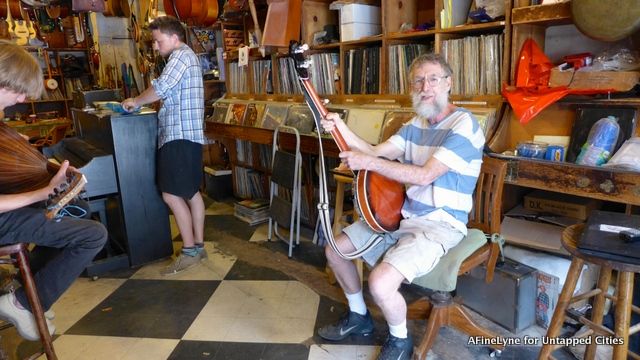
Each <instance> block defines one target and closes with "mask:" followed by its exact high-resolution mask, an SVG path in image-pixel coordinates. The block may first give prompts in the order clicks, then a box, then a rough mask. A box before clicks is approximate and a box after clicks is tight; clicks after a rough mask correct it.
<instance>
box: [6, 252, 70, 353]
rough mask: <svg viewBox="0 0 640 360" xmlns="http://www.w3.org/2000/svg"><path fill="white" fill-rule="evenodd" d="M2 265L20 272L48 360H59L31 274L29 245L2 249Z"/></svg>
mask: <svg viewBox="0 0 640 360" xmlns="http://www.w3.org/2000/svg"><path fill="white" fill-rule="evenodd" d="M0 264H8V265H13V266H15V267H17V268H18V269H19V270H20V276H21V277H22V284H23V286H24V290H25V293H26V295H27V299H28V300H29V304H30V305H31V310H32V313H33V316H34V317H35V319H36V325H37V327H38V332H39V333H40V341H41V342H42V346H43V347H44V353H45V354H46V355H47V359H48V360H57V359H58V358H57V356H56V353H55V351H54V350H53V344H52V342H51V335H49V329H48V327H47V321H46V320H45V318H44V310H43V309H42V305H41V304H40V298H39V297H38V293H37V292H36V286H35V283H34V282H33V275H32V274H31V267H30V266H29V257H28V250H27V244H24V243H18V244H13V245H7V246H2V247H0Z"/></svg>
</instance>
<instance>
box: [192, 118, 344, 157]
mask: <svg viewBox="0 0 640 360" xmlns="http://www.w3.org/2000/svg"><path fill="white" fill-rule="evenodd" d="M204 132H205V135H206V136H207V137H208V138H210V139H221V138H226V139H232V140H235V139H238V140H247V141H250V142H253V143H257V144H269V145H270V144H271V142H272V140H273V130H269V129H262V128H253V127H246V126H239V125H229V124H222V123H216V122H210V121H205V130H204ZM280 146H282V147H283V148H284V149H287V150H295V135H293V134H289V133H284V132H281V133H280ZM322 146H323V150H324V154H325V156H332V157H338V153H339V151H338V146H337V145H336V143H335V141H333V139H326V138H323V139H322ZM300 152H302V153H304V154H314V155H315V154H318V138H317V137H315V136H310V135H300Z"/></svg>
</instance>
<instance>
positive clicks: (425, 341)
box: [407, 157, 507, 359]
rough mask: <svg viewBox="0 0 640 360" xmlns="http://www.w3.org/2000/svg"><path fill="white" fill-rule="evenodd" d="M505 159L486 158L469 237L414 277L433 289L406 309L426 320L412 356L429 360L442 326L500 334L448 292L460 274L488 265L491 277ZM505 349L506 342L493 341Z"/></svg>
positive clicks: (489, 335)
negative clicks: (481, 323)
mask: <svg viewBox="0 0 640 360" xmlns="http://www.w3.org/2000/svg"><path fill="white" fill-rule="evenodd" d="M506 169H507V164H506V162H504V161H500V160H497V159H494V158H489V157H485V158H484V159H483V163H482V170H481V172H480V177H479V178H478V183H477V185H476V190H475V193H474V202H473V210H472V212H471V213H470V214H469V223H468V227H470V228H471V229H469V232H468V234H467V236H466V237H465V238H464V239H463V240H462V241H461V242H460V243H459V244H458V245H456V246H454V247H453V248H452V249H450V250H449V251H448V252H447V254H446V255H445V256H443V257H442V259H441V260H440V262H439V263H438V265H437V266H436V268H435V269H434V270H433V271H431V272H430V273H429V274H426V275H424V276H422V277H420V278H417V279H415V280H414V281H413V283H414V284H416V285H419V286H421V287H424V288H428V289H431V290H435V292H434V293H433V294H432V295H431V296H429V297H427V296H425V297H423V298H421V299H419V300H417V301H415V302H413V303H412V304H410V305H409V306H408V308H407V318H408V319H411V320H416V319H425V320H426V321H427V328H426V331H425V334H424V336H423V337H422V340H421V342H420V344H419V345H418V346H417V348H416V349H415V351H414V358H416V359H426V357H427V353H428V352H429V349H430V348H431V346H432V345H433V342H434V341H435V339H436V336H437V335H438V331H439V330H440V327H442V326H452V327H454V328H456V329H457V330H459V331H461V332H464V333H466V334H468V335H469V336H483V337H485V338H496V337H497V335H496V334H494V333H492V332H490V331H489V330H486V329H484V328H482V327H480V326H479V325H478V324H476V323H475V322H474V321H473V320H472V319H471V317H470V316H469V314H468V313H467V311H466V310H465V309H464V308H463V307H462V305H461V304H460V301H459V299H458V298H456V299H453V297H452V296H451V294H450V292H451V291H453V290H455V288H456V280H457V277H458V276H460V275H462V274H464V273H466V272H468V271H470V270H471V269H473V268H475V267H476V266H479V265H481V264H484V266H486V278H485V281H486V282H487V283H489V282H491V281H492V280H493V273H494V270H495V266H496V261H497V259H498V254H499V252H500V246H499V243H498V242H496V241H488V240H487V238H486V236H485V233H486V234H498V233H499V231H500V220H501V219H500V215H501V206H502V189H503V187H504V177H505V173H506ZM492 347H494V348H495V349H496V350H502V349H503V348H504V346H500V345H496V346H492Z"/></svg>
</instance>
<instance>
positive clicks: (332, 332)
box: [318, 311, 373, 341]
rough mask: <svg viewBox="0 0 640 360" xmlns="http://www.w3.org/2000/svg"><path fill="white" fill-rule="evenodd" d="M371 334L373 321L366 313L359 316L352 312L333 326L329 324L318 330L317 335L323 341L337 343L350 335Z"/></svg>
mask: <svg viewBox="0 0 640 360" xmlns="http://www.w3.org/2000/svg"><path fill="white" fill-rule="evenodd" d="M372 333H373V320H372V319H371V315H370V314H369V312H368V311H367V313H366V314H365V315H360V314H358V313H355V312H353V311H349V312H348V313H346V314H344V315H343V316H342V317H341V318H340V320H338V322H337V323H335V324H329V325H326V326H324V327H321V328H320V329H318V335H320V336H321V337H322V338H323V339H326V340H331V341H339V340H343V339H346V338H347V337H348V336H349V335H351V334H357V335H362V336H369V335H371V334H372Z"/></svg>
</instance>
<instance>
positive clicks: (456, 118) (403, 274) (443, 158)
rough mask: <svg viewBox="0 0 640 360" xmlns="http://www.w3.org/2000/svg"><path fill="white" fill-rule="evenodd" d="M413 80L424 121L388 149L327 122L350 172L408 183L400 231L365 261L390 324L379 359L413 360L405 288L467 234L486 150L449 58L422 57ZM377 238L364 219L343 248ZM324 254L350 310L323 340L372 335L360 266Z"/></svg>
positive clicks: (343, 238)
mask: <svg viewBox="0 0 640 360" xmlns="http://www.w3.org/2000/svg"><path fill="white" fill-rule="evenodd" d="M409 74H410V75H409V76H410V80H411V82H412V84H413V91H412V93H411V95H412V100H413V107H414V110H415V112H416V114H417V116H415V117H414V118H413V119H412V120H411V121H409V122H408V123H407V124H405V125H404V126H403V127H402V128H401V129H400V130H399V131H398V133H397V134H395V135H393V136H392V137H390V138H389V139H388V140H387V141H385V142H384V143H381V144H379V145H376V146H373V145H370V144H368V143H367V142H366V141H364V140H362V139H361V138H359V137H358V136H357V135H356V134H355V133H354V132H353V131H351V130H350V129H349V128H348V127H347V125H346V124H345V123H344V121H342V119H340V117H339V116H338V115H337V114H328V115H327V118H326V119H324V120H323V121H322V126H323V127H324V129H325V131H331V130H333V128H334V127H337V128H338V130H339V131H340V133H341V134H342V135H343V137H344V139H345V141H346V142H347V144H348V145H349V148H351V149H352V151H345V152H342V153H340V158H341V159H342V161H343V162H344V163H345V164H346V165H348V166H349V167H350V168H351V169H353V170H370V171H375V172H377V173H379V174H381V175H384V176H386V177H388V178H391V179H393V180H396V181H399V182H402V183H404V184H407V192H406V195H407V197H406V199H405V202H404V205H403V207H402V217H403V219H402V221H401V222H400V228H399V229H398V230H396V231H394V232H392V233H388V234H383V235H382V236H383V240H382V241H381V242H380V243H379V244H378V245H377V246H376V247H374V248H373V249H372V250H371V251H369V252H367V253H366V254H364V255H363V259H364V260H365V261H366V262H367V263H368V264H370V265H371V266H374V268H373V270H372V271H371V274H370V275H369V289H370V291H371V295H372V296H373V299H374V301H375V303H376V304H377V305H378V306H379V307H380V309H381V310H382V313H383V315H384V317H385V320H386V321H387V323H388V325H389V337H388V339H387V341H386V342H385V344H384V345H383V347H382V350H381V352H380V355H379V356H378V359H379V360H391V359H393V360H403V359H406V360H408V359H410V358H411V354H412V352H413V342H412V340H411V337H410V336H409V334H408V332H407V304H406V302H405V300H404V298H403V297H402V294H400V292H399V288H400V285H401V283H402V282H403V281H405V280H406V281H409V282H411V281H413V279H415V278H416V277H419V276H421V275H424V274H426V273H428V272H429V271H431V270H432V269H433V268H434V267H435V265H436V264H437V263H438V261H439V260H440V258H441V257H442V256H443V255H444V254H445V253H446V252H447V251H448V250H449V249H451V248H452V247H453V246H455V245H456V244H458V243H459V242H460V240H462V238H463V237H464V236H465V235H466V233H467V228H466V223H467V220H468V214H469V211H470V210H471V206H472V204H473V201H472V195H473V191H474V189H475V184H476V181H477V179H478V175H479V174H480V166H481V164H482V148H483V146H484V135H483V133H482V129H481V128H480V126H479V125H478V122H477V121H476V120H475V119H474V118H473V116H472V115H471V113H470V112H469V111H467V110H465V109H462V108H457V107H456V106H454V105H453V104H451V103H449V91H450V89H451V76H452V74H451V68H450V67H449V65H448V64H447V63H446V62H445V60H444V59H443V58H442V57H440V56H438V55H434V54H424V55H421V56H419V57H418V58H416V59H415V60H414V61H413V63H412V64H411V68H410V71H409ZM391 160H399V162H398V161H391ZM373 236H378V234H376V233H374V232H373V230H371V229H370V228H369V227H368V226H367V225H366V223H364V222H362V221H359V222H357V223H355V224H353V225H351V226H349V227H347V228H345V229H344V232H343V233H341V234H340V235H339V236H338V237H337V238H336V243H337V245H338V248H339V249H340V251H341V252H343V253H350V252H353V251H355V250H356V249H358V248H361V247H362V246H363V245H364V244H365V243H366V242H367V241H368V240H369V239H370V238H372V237H373ZM325 253H326V256H327V261H328V263H329V266H331V269H332V270H333V272H334V273H335V275H336V278H337V280H338V282H339V283H340V286H341V287H342V289H343V291H344V292H345V295H346V297H347V301H348V303H349V310H350V311H349V312H348V313H347V314H345V316H344V317H343V318H342V319H341V320H340V321H338V323H336V324H330V325H327V326H325V327H322V328H320V329H319V330H318V334H319V335H320V336H321V337H323V338H325V339H328V340H333V341H338V340H342V339H345V338H346V337H347V336H349V335H351V334H360V335H369V334H371V333H372V332H373V321H372V319H371V316H370V315H369V312H368V311H367V307H366V304H365V302H364V297H363V294H362V287H361V285H360V278H359V276H358V273H357V271H356V268H355V265H354V264H353V262H351V261H350V260H345V259H343V258H342V257H340V256H338V254H337V253H336V252H334V251H333V249H332V248H331V247H330V246H327V247H326V251H325ZM378 261H379V262H378ZM376 263H377V265H376Z"/></svg>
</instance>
